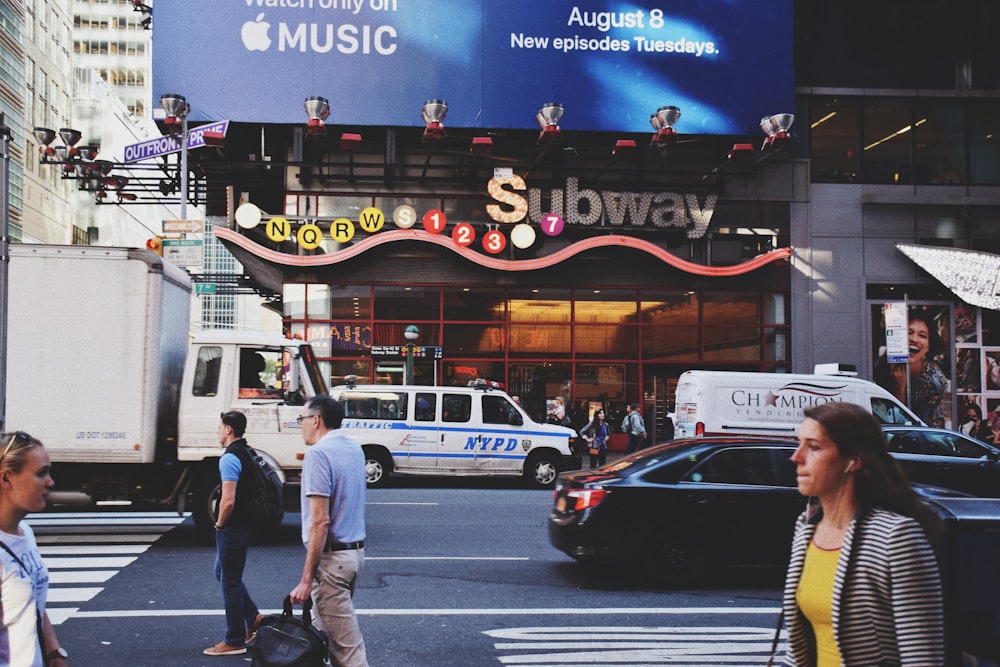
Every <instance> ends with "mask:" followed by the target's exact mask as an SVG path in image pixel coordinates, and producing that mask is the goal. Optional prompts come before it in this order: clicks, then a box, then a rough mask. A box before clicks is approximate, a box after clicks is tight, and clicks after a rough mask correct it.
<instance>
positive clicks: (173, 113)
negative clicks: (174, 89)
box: [160, 93, 191, 134]
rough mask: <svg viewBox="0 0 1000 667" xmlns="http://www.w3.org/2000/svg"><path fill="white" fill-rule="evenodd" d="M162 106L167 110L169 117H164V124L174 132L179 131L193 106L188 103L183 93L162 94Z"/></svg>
mask: <svg viewBox="0 0 1000 667" xmlns="http://www.w3.org/2000/svg"><path fill="white" fill-rule="evenodd" d="M160 106H161V107H163V110H164V111H165V112H167V117H166V118H164V119H163V124H164V125H166V126H167V128H168V129H169V130H170V132H171V133H172V134H176V133H179V132H180V131H181V125H183V123H184V119H186V118H187V115H188V112H189V111H190V110H191V106H190V105H189V104H188V103H187V100H186V99H185V98H184V96H183V95H176V94H174V93H165V94H163V95H160Z"/></svg>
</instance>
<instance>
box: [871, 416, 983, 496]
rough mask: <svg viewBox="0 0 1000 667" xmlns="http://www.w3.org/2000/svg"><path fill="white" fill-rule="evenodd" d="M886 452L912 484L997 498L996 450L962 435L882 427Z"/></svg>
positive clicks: (927, 429)
mask: <svg viewBox="0 0 1000 667" xmlns="http://www.w3.org/2000/svg"><path fill="white" fill-rule="evenodd" d="M882 431H883V432H884V433H885V437H886V440H888V442H889V452H890V453H891V454H892V455H893V457H894V458H895V459H896V460H897V461H899V463H900V465H901V466H902V467H903V470H905V471H906V474H907V476H908V477H909V478H910V481H912V482H918V483H920V484H933V485H934V486H943V487H945V488H947V489H957V490H958V491H962V492H964V493H968V494H970V495H973V496H979V497H982V498H1000V449H997V448H996V447H994V446H993V445H988V444H986V443H985V442H982V441H981V440H976V439H975V438H972V437H969V436H967V435H965V434H964V433H959V432H957V431H949V430H948V429H943V428H930V427H927V426H883V427H882Z"/></svg>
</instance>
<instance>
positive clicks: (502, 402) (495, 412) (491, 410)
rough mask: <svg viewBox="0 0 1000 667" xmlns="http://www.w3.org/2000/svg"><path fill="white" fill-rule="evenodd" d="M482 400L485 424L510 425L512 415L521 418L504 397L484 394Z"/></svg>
mask: <svg viewBox="0 0 1000 667" xmlns="http://www.w3.org/2000/svg"><path fill="white" fill-rule="evenodd" d="M482 399H483V423H484V424H510V423H511V420H510V417H511V415H518V416H520V413H519V412H518V411H517V408H515V407H514V405H513V404H512V403H511V402H510V401H508V400H507V399H506V398H504V397H503V396H500V395H497V394H492V395H491V394H483V396H482Z"/></svg>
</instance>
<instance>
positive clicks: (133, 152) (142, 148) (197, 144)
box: [125, 120, 229, 162]
mask: <svg viewBox="0 0 1000 667" xmlns="http://www.w3.org/2000/svg"><path fill="white" fill-rule="evenodd" d="M228 129H229V121H228V120H220V121H216V122H214V123H209V124H208V125H200V126H198V127H196V128H194V129H191V130H188V141H187V147H188V149H191V148H201V147H202V146H204V145H205V133H206V132H216V133H219V134H222V135H223V136H224V135H225V134H226V130H228ZM180 150H181V142H179V141H178V140H177V138H176V137H174V136H171V135H169V134H165V135H163V136H162V137H157V138H156V139H150V140H148V141H140V142H139V143H137V144H129V145H128V146H126V147H125V162H138V161H139V160H148V159H149V158H154V157H160V156H161V155H169V154H170V153H177V152H178V151H180Z"/></svg>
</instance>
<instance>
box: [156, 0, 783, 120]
mask: <svg viewBox="0 0 1000 667" xmlns="http://www.w3.org/2000/svg"><path fill="white" fill-rule="evenodd" d="M152 40H153V93H154V99H158V98H159V96H160V95H162V94H164V93H175V94H179V95H184V96H185V97H186V98H187V101H188V103H189V104H190V105H191V116H190V117H191V119H192V120H196V121H199V120H220V119H227V120H235V121H248V122H264V123H304V122H305V120H306V116H305V112H304V111H303V108H302V103H303V100H304V99H305V98H306V97H310V96H322V97H326V98H327V99H329V100H330V108H331V114H330V118H329V119H328V121H327V122H328V123H330V124H335V125H392V126H407V125H412V126H420V127H422V126H423V123H422V121H421V120H420V110H421V107H422V106H423V103H424V101H426V100H428V99H442V100H444V101H446V102H447V103H448V107H449V109H448V116H447V118H446V119H445V125H446V126H447V127H489V128H512V129H513V128H534V127H536V124H535V121H534V119H535V115H536V113H537V112H538V110H539V108H540V107H541V106H542V105H543V104H544V103H546V102H559V103H561V104H562V105H563V107H564V108H565V109H566V112H565V115H564V117H563V119H562V121H561V122H560V126H561V127H562V128H563V129H567V130H574V129H575V130H600V131H622V132H645V131H650V132H652V129H651V128H650V125H649V116H650V115H651V114H652V113H654V112H655V111H656V109H657V108H659V107H661V106H665V105H673V106H677V107H680V109H681V112H682V118H681V120H680V122H679V123H678V125H677V130H678V132H681V133H687V134H749V133H758V132H759V131H760V130H759V127H758V126H759V121H760V119H761V118H762V117H764V116H770V115H772V114H776V113H786V112H792V111H794V109H793V106H792V105H793V69H792V61H793V57H792V55H793V54H792V2H791V0H779V1H778V2H767V3H759V2H750V1H749V0H672V1H671V2H669V3H665V2H657V1H649V0H636V1H633V2H625V1H621V0H577V1H576V2H562V1H560V0H541V1H539V0H213V2H211V3H205V2H202V1H197V0H169V1H168V2H160V3H158V4H157V5H156V14H155V17H154V22H153V36H152Z"/></svg>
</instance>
